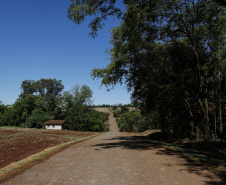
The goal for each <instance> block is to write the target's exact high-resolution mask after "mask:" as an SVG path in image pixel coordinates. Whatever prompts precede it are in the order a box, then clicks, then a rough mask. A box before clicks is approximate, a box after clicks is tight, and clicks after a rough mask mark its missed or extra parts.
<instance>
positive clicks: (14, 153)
mask: <svg viewBox="0 0 226 185" xmlns="http://www.w3.org/2000/svg"><path fill="white" fill-rule="evenodd" d="M94 134H95V133H94V132H76V131H63V130H42V129H23V128H8V127H1V128H0V169H1V168H3V167H5V166H7V165H8V164H10V163H12V162H16V161H19V160H22V159H25V158H26V157H28V156H30V155H33V154H36V153H38V152H41V151H43V150H45V149H47V148H49V147H53V146H56V145H59V144H62V143H67V142H70V141H74V140H77V139H78V138H81V137H87V136H92V135H94Z"/></svg>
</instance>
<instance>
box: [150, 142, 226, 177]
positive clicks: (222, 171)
mask: <svg viewBox="0 0 226 185" xmlns="http://www.w3.org/2000/svg"><path fill="white" fill-rule="evenodd" d="M147 141H148V142H150V143H153V144H155V145H160V146H162V147H164V148H166V149H167V150H170V151H173V152H176V153H178V154H180V155H181V156H183V157H185V158H186V159H188V160H190V161H193V162H195V163H196V164H198V165H202V166H204V167H205V168H206V169H208V170H210V171H212V172H214V173H216V174H218V175H220V176H222V177H223V178H226V159H224V160H220V159H217V158H214V157H209V156H208V155H205V154H204V153H201V152H200V153H199V152H193V151H190V150H187V149H184V148H181V147H178V146H175V145H172V144H169V143H164V142H160V141H155V140H150V139H147Z"/></svg>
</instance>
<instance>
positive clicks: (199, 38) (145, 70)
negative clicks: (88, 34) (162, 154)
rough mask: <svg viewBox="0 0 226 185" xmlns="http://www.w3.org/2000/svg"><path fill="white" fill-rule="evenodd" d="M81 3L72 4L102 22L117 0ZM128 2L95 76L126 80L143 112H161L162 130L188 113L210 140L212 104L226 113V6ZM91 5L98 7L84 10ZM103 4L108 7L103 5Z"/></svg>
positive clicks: (107, 81)
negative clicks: (107, 59)
mask: <svg viewBox="0 0 226 185" xmlns="http://www.w3.org/2000/svg"><path fill="white" fill-rule="evenodd" d="M74 2H75V1H74ZM76 2H77V3H78V2H79V3H78V4H74V5H73V6H75V7H76V8H77V9H74V10H75V11H74V12H76V13H77V14H76V15H77V16H78V15H81V16H82V17H83V18H82V19H83V20H84V17H85V16H87V15H89V16H91V15H95V16H99V19H98V20H99V22H98V24H100V21H101V20H104V19H106V16H107V13H108V12H111V10H113V9H114V5H115V3H116V1H107V0H106V1H95V3H94V1H76ZM90 3H91V4H90ZM123 3H124V4H125V6H126V11H125V12H124V13H122V12H120V11H117V12H115V14H117V13H119V14H117V15H119V17H121V18H122V22H121V25H120V26H119V27H116V28H112V30H111V33H112V35H111V38H110V43H111V45H112V48H111V49H110V50H109V55H110V57H111V58H110V59H111V63H110V64H109V65H108V66H107V67H105V68H103V69H97V68H95V69H93V71H92V77H93V78H102V84H103V85H106V86H107V87H114V85H116V84H117V83H125V84H126V85H127V89H128V90H129V91H132V98H133V100H134V102H135V104H136V105H137V106H139V108H140V109H141V110H142V112H143V113H145V114H146V115H148V114H150V113H151V112H152V111H154V110H158V111H159V114H161V115H162V118H164V119H163V120H162V122H163V123H164V124H162V126H161V129H162V130H166V129H168V130H169V129H170V127H175V126H176V125H177V124H178V122H179V121H181V120H182V117H184V116H185V117H186V121H185V123H184V124H185V125H188V126H189V125H190V126H191V127H193V126H194V124H195V126H196V127H197V128H200V127H201V128H202V130H203V137H204V139H205V141H209V140H210V137H211V130H212V129H213V128H211V127H212V126H213V123H212V124H211V121H212V118H211V116H210V114H211V112H210V109H212V110H213V107H216V110H217V112H221V113H219V116H218V117H219V120H220V117H222V111H221V110H220V109H221V108H222V105H223V100H222V93H223V92H224V90H223V87H224V85H223V84H225V75H224V71H225V62H226V61H225V25H226V16H225V13H226V12H225V6H223V4H219V3H217V2H216V1H210V0H199V1H195V0H186V1H184V0H174V1H171V0H164V1H163V0H154V1H153V0H152V1H142V0H128V1H126V0H125V1H123ZM94 4H95V5H94ZM91 5H94V7H93V8H91V9H92V10H93V12H92V11H88V12H89V13H88V14H84V13H83V14H82V13H81V10H83V12H86V10H87V8H88V7H92V6H91ZM103 5H104V7H105V9H102V8H101V6H103ZM81 7H83V8H82V9H81ZM102 11H103V12H102ZM102 15H103V17H102ZM111 15H112V14H111V13H109V16H111ZM73 18H74V20H79V19H78V18H77V17H76V16H74V17H73ZM75 22H76V21H75ZM76 23H81V22H76ZM95 23H96V22H95V21H94V22H91V24H95ZM91 28H92V27H91ZM92 31H93V32H96V31H97V29H93V30H92ZM216 87H218V88H216ZM220 102H221V103H220ZM211 107H212V108H211ZM214 110H215V108H214ZM212 113H213V111H212ZM220 114H221V115H220ZM200 118H201V119H200ZM176 120H177V121H176ZM220 125H221V127H222V123H220ZM221 134H222V128H221Z"/></svg>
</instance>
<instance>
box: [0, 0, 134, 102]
mask: <svg viewBox="0 0 226 185" xmlns="http://www.w3.org/2000/svg"><path fill="white" fill-rule="evenodd" d="M69 4H70V2H69V0H19V1H18V0H0V66H1V67H0V87H1V90H0V101H2V103H3V104H5V105H7V104H13V103H14V102H15V101H16V99H17V98H18V96H19V94H20V86H21V83H22V81H24V80H39V79H41V78H55V79H57V80H62V84H63V85H64V87H65V89H64V90H65V91H67V90H70V89H71V87H73V86H74V85H75V84H79V85H83V84H86V85H88V86H89V87H90V88H91V89H92V90H93V92H94V94H93V100H94V104H117V103H122V104H125V103H130V94H129V93H128V92H127V90H126V88H125V86H120V85H118V86H116V87H115V88H114V89H113V90H111V91H110V92H107V89H106V88H105V86H102V87H101V88H100V84H101V80H100V79H99V80H93V79H92V78H91V77H90V73H91V71H92V69H93V68H95V67H97V68H103V67H106V66H107V65H108V64H109V63H110V61H109V60H107V58H109V56H108V55H107V54H106V53H105V50H106V49H107V48H110V45H109V36H110V33H109V29H110V28H111V27H112V26H118V25H119V20H117V18H111V19H109V20H108V21H107V22H106V26H105V27H104V29H103V30H101V31H99V32H98V37H97V38H95V39H92V38H91V37H89V32H90V28H89V27H88V23H89V20H87V21H85V22H84V23H83V24H81V25H76V24H75V23H74V22H72V21H71V20H69V19H68V18H67V9H68V7H69Z"/></svg>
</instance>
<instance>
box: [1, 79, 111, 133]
mask: <svg viewBox="0 0 226 185" xmlns="http://www.w3.org/2000/svg"><path fill="white" fill-rule="evenodd" d="M63 89H64V85H63V84H62V81H61V80H56V79H43V78H42V79H40V80H37V81H34V80H25V81H23V82H22V84H21V93H20V95H19V97H18V99H17V100H16V101H15V103H13V105H11V106H6V105H4V104H2V102H1V101H0V126H18V127H28V128H43V127H44V122H45V121H47V120H51V119H56V120H66V125H65V127H66V129H70V130H80V131H105V130H108V128H106V127H105V126H104V125H105V123H106V122H107V121H108V115H107V114H104V113H101V112H98V111H95V110H93V109H92V103H93V102H92V95H93V91H92V90H91V89H90V88H89V87H88V86H86V85H82V86H79V85H75V86H74V87H73V88H72V89H71V90H70V91H63Z"/></svg>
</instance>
